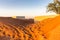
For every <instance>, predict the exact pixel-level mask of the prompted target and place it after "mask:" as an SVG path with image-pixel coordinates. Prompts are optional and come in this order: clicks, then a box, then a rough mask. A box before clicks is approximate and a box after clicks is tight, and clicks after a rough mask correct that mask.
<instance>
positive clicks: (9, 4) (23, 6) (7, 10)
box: [0, 0, 53, 16]
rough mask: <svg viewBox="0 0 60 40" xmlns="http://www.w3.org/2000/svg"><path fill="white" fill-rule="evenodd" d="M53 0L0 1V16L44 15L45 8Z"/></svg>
mask: <svg viewBox="0 0 60 40" xmlns="http://www.w3.org/2000/svg"><path fill="white" fill-rule="evenodd" d="M52 1H53V0H0V16H40V15H46V14H47V13H46V6H47V5H48V3H50V2H52Z"/></svg>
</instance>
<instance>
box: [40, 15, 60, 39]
mask: <svg viewBox="0 0 60 40" xmlns="http://www.w3.org/2000/svg"><path fill="white" fill-rule="evenodd" d="M41 23H42V24H41V30H42V31H43V32H44V34H45V36H46V37H47V40H60V16H56V17H55V18H50V19H45V20H43V21H41Z"/></svg>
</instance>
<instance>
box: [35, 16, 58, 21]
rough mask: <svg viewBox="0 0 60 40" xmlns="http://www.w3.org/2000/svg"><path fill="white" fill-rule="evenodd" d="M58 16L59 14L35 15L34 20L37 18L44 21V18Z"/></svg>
mask: <svg viewBox="0 0 60 40" xmlns="http://www.w3.org/2000/svg"><path fill="white" fill-rule="evenodd" d="M56 16H58V15H48V16H35V17H34V20H35V21H42V20H44V19H47V18H54V17H56Z"/></svg>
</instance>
